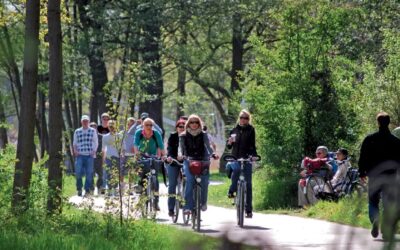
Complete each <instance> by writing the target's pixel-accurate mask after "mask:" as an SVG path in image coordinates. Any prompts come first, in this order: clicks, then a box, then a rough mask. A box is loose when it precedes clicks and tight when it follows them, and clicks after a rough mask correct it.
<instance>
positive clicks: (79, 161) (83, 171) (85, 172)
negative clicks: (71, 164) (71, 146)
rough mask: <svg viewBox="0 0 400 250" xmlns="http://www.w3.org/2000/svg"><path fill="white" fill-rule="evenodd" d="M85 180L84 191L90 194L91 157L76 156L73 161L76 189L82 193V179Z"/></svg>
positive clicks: (91, 179)
mask: <svg viewBox="0 0 400 250" xmlns="http://www.w3.org/2000/svg"><path fill="white" fill-rule="evenodd" d="M83 176H86V178H85V191H86V192H90V188H91V187H92V181H93V157H92V156H90V155H78V156H77V157H76V161H75V177H76V189H77V190H78V192H80V191H82V177H83Z"/></svg>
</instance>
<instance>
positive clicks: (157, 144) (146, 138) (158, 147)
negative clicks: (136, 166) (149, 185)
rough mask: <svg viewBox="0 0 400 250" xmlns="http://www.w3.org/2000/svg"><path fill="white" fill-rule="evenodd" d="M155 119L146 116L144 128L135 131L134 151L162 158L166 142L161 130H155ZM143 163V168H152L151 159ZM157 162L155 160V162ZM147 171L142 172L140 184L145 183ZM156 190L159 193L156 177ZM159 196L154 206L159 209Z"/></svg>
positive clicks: (157, 170) (157, 168)
mask: <svg viewBox="0 0 400 250" xmlns="http://www.w3.org/2000/svg"><path fill="white" fill-rule="evenodd" d="M153 125H154V121H153V120H152V119H150V118H146V119H145V120H144V121H143V129H141V130H137V131H136V133H135V141H134V153H135V154H138V153H139V154H143V155H147V156H152V157H154V156H155V157H157V158H161V157H163V156H164V143H163V140H162V138H161V135H160V133H159V132H157V131H155V130H153V129H152V128H153ZM141 163H142V164H143V169H144V170H146V169H150V167H151V166H150V165H149V164H150V163H152V161H151V160H142V161H141ZM153 164H155V162H153ZM158 172H159V166H156V175H158ZM145 174H147V173H146V172H142V174H141V177H142V181H141V182H140V185H142V184H143V179H145V178H146V176H145ZM155 189H156V190H155V192H156V193H158V191H159V183H158V180H157V178H156V185H155ZM158 198H159V196H158V195H156V200H155V204H154V208H155V209H156V210H157V211H159V210H160V207H159V206H158Z"/></svg>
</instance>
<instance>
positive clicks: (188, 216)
mask: <svg viewBox="0 0 400 250" xmlns="http://www.w3.org/2000/svg"><path fill="white" fill-rule="evenodd" d="M185 192H186V179H183V180H182V194H185ZM182 197H183V195H182ZM182 217H183V224H185V225H187V224H189V221H190V214H185V213H182Z"/></svg>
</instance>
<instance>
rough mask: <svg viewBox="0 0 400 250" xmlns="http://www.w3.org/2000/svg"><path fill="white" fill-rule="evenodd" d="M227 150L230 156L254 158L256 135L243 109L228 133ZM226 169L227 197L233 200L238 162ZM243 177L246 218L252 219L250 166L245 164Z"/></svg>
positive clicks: (248, 116) (248, 113)
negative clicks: (229, 180) (228, 174)
mask: <svg viewBox="0 0 400 250" xmlns="http://www.w3.org/2000/svg"><path fill="white" fill-rule="evenodd" d="M226 146H227V148H228V149H232V155H233V156H234V157H236V158H237V159H239V158H248V157H249V156H256V155H257V149H256V133H255V129H254V127H253V126H252V125H251V114H250V112H249V111H247V110H245V109H243V110H242V111H240V113H239V117H238V120H237V125H236V126H235V127H234V128H233V129H232V130H231V131H230V132H229V138H228V140H227V144H226ZM226 168H227V169H228V171H229V172H231V176H230V177H231V180H232V183H231V185H230V187H229V190H228V197H229V198H234V197H235V195H234V194H235V192H236V191H237V182H238V179H239V175H240V166H239V163H238V162H229V163H227V165H226ZM244 177H245V180H246V183H247V187H246V188H247V196H246V208H245V209H246V217H247V218H252V217H253V206H252V200H253V197H252V196H253V194H252V181H251V180H252V164H251V163H249V162H247V163H245V166H244Z"/></svg>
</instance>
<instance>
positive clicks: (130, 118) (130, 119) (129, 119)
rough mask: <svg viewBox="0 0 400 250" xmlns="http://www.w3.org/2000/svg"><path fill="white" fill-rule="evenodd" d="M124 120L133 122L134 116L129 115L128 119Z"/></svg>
mask: <svg viewBox="0 0 400 250" xmlns="http://www.w3.org/2000/svg"><path fill="white" fill-rule="evenodd" d="M126 121H127V122H131V121H133V122H134V121H135V118H133V117H129V118H128V119H126Z"/></svg>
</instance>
